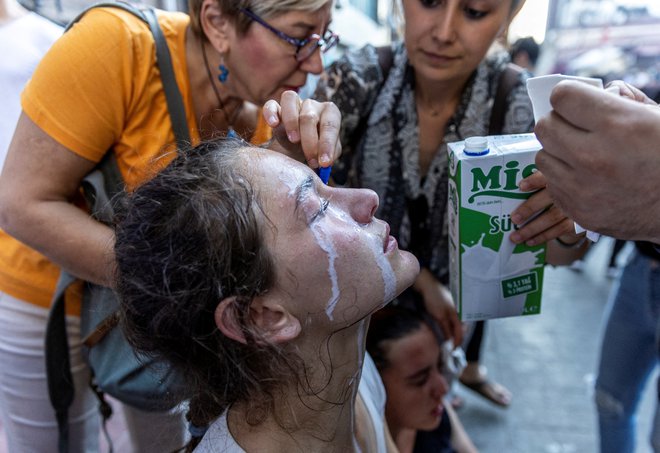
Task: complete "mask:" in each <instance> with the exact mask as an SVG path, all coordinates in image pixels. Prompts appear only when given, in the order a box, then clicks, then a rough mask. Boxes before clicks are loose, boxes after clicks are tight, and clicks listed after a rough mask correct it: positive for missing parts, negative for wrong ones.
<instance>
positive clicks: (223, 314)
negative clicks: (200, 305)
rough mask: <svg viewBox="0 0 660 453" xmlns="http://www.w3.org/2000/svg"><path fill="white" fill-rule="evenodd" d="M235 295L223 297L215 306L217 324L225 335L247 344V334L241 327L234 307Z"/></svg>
mask: <svg viewBox="0 0 660 453" xmlns="http://www.w3.org/2000/svg"><path fill="white" fill-rule="evenodd" d="M235 302H236V298H235V297H227V298H225V299H222V300H221V301H220V303H219V304H218V306H217V307H215V314H214V318H215V325H216V326H218V329H220V332H222V333H223V335H224V336H226V337H228V338H231V339H232V340H236V341H238V342H239V343H243V344H246V343H247V340H246V339H245V334H244V333H243V329H241V323H240V322H239V320H238V313H237V312H236V310H235V309H234V303H235Z"/></svg>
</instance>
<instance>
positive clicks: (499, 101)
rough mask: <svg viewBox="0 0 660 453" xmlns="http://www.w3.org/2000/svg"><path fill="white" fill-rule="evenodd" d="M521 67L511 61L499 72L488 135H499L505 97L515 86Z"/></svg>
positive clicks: (504, 109) (502, 122)
mask: <svg viewBox="0 0 660 453" xmlns="http://www.w3.org/2000/svg"><path fill="white" fill-rule="evenodd" d="M522 72H523V68H521V67H520V66H517V65H515V64H513V63H509V64H507V67H506V69H505V70H504V71H502V73H501V74H500V77H499V80H498V81H497V91H496V92H495V99H494V101H493V109H492V110H491V112H490V123H489V126H488V135H499V134H501V133H502V128H503V127H504V116H505V114H506V108H507V103H506V101H507V98H508V97H509V94H510V93H511V90H513V87H514V86H516V83H518V80H519V78H520V74H522Z"/></svg>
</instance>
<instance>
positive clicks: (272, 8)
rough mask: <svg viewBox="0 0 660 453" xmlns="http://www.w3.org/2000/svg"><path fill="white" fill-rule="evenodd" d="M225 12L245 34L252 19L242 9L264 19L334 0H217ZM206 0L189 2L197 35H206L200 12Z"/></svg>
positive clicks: (239, 31) (317, 6)
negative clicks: (201, 23) (242, 12)
mask: <svg viewBox="0 0 660 453" xmlns="http://www.w3.org/2000/svg"><path fill="white" fill-rule="evenodd" d="M216 1H217V3H218V5H219V6H220V10H221V11H222V13H223V14H226V15H227V16H229V17H230V18H232V19H233V20H234V21H235V23H236V28H237V30H238V33H239V34H243V33H245V32H246V31H247V29H248V28H249V27H250V24H251V22H252V20H251V19H250V18H249V17H247V16H245V15H244V14H240V12H241V9H249V10H250V11H252V12H253V13H254V14H256V15H257V16H259V17H262V18H263V19H268V18H272V17H276V16H279V15H280V14H285V13H288V12H289V11H306V12H307V11H309V12H312V11H318V10H319V9H321V8H323V7H324V6H327V5H332V3H333V0H216ZM203 2H204V0H190V1H189V3H188V5H189V6H188V14H189V15H190V27H191V29H192V31H193V33H195V34H196V35H197V36H201V37H204V32H203V30H202V27H201V25H200V17H199V16H200V14H201V10H202V3H203Z"/></svg>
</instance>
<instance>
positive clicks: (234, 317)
mask: <svg viewBox="0 0 660 453" xmlns="http://www.w3.org/2000/svg"><path fill="white" fill-rule="evenodd" d="M235 302H236V298H235V297H227V298H225V299H223V300H222V301H220V303H219V304H218V306H217V307H216V309H215V325H216V326H218V329H220V331H221V332H222V333H223V334H224V335H225V336H226V337H228V338H231V339H233V340H235V341H238V342H239V343H243V344H246V343H247V340H246V338H245V334H244V332H243V329H242V328H241V324H240V322H239V320H238V313H237V311H236V310H235V309H234V306H233V305H234V303H235ZM249 310H250V319H251V321H252V325H253V326H254V328H255V329H256V330H258V331H259V332H260V334H261V335H262V338H264V339H265V340H268V341H271V342H273V343H284V342H287V341H290V340H293V339H294V338H296V337H297V336H298V335H299V334H300V330H301V326H300V321H298V318H296V317H295V316H294V315H293V314H291V313H290V312H289V311H288V310H287V309H286V307H284V306H283V305H281V304H280V303H279V301H278V300H277V298H276V297H275V296H273V295H272V294H266V295H264V296H259V297H256V298H254V299H253V300H252V302H251V303H250V308H249Z"/></svg>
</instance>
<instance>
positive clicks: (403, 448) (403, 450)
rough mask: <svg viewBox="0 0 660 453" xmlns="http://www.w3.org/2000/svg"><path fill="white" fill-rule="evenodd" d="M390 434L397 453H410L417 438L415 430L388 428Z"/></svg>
mask: <svg viewBox="0 0 660 453" xmlns="http://www.w3.org/2000/svg"><path fill="white" fill-rule="evenodd" d="M390 433H391V434H392V439H393V440H394V443H395V444H396V448H397V450H399V453H412V451H413V449H414V448H415V439H416V437H417V430H416V429H412V428H403V427H393V426H390Z"/></svg>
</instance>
